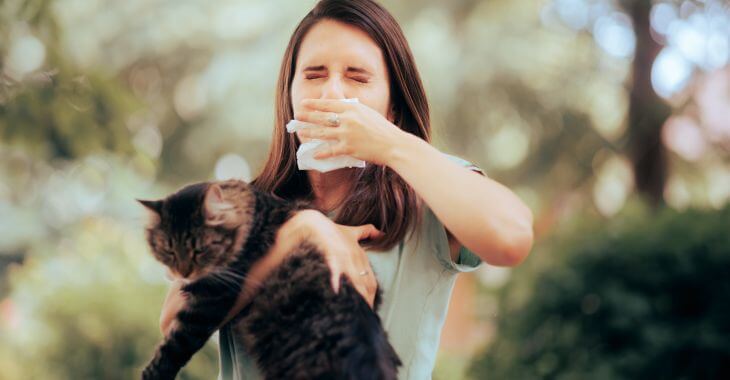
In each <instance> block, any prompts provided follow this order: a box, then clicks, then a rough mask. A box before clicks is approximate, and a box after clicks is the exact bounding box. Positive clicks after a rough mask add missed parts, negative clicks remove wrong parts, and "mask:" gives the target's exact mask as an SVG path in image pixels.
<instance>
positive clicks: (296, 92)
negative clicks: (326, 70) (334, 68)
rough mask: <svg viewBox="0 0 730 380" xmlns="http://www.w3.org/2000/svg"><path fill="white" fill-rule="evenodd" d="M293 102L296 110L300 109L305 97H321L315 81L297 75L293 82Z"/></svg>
mask: <svg viewBox="0 0 730 380" xmlns="http://www.w3.org/2000/svg"><path fill="white" fill-rule="evenodd" d="M290 93H291V104H292V108H293V109H294V111H295V112H296V111H298V110H299V104H300V103H301V102H302V100H303V99H313V98H314V99H316V98H319V91H318V88H317V86H316V85H315V84H314V83H313V82H307V81H305V80H303V79H302V78H299V77H295V78H294V80H293V81H292V83H291V90H290Z"/></svg>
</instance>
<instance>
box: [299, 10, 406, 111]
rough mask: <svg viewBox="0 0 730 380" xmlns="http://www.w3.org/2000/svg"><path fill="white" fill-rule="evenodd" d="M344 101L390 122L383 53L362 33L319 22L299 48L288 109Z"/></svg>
mask: <svg viewBox="0 0 730 380" xmlns="http://www.w3.org/2000/svg"><path fill="white" fill-rule="evenodd" d="M345 98H358V100H359V101H360V103H363V104H365V105H367V106H368V107H370V108H372V109H374V110H376V111H378V112H380V114H382V115H383V116H385V117H387V118H389V119H391V117H390V114H389V109H390V80H389V78H388V70H387V69H386V66H385V59H384V58H383V52H382V51H381V50H380V48H379V47H378V45H377V44H376V43H375V42H374V41H373V40H372V39H371V38H370V36H368V35H367V34H366V33H365V32H363V31H362V30H360V29H358V28H356V27H354V26H351V25H348V24H344V23H341V22H338V21H333V20H322V21H320V22H318V23H317V24H315V25H314V26H313V27H312V28H311V29H310V30H309V32H307V34H306V35H305V36H304V39H303V40H302V43H301V45H300V47H299V55H298V57H297V66H296V68H295V72H294V78H293V80H292V85H291V101H292V106H293V107H294V110H295V112H296V111H297V110H299V109H300V107H301V106H300V102H301V101H302V99H345ZM391 121H392V119H391Z"/></svg>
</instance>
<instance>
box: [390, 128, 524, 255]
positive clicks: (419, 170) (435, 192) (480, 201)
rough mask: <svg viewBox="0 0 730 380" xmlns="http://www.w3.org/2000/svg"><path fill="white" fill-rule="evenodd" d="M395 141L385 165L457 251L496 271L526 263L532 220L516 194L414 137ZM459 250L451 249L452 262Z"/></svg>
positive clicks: (403, 134) (399, 136)
mask: <svg viewBox="0 0 730 380" xmlns="http://www.w3.org/2000/svg"><path fill="white" fill-rule="evenodd" d="M397 136H398V137H397V138H396V139H395V141H393V142H392V144H391V145H390V149H388V151H387V154H386V160H385V164H386V165H387V166H389V167H391V168H392V169H393V170H395V171H396V172H397V173H398V174H399V175H400V176H401V177H403V179H404V180H405V181H406V182H408V184H409V185H411V186H412V187H413V188H414V189H415V190H416V192H417V193H418V195H420V196H421V198H423V200H424V201H425V202H426V203H427V204H428V206H429V207H430V208H431V209H432V210H433V212H434V214H435V215H436V216H437V217H438V218H439V220H440V221H441V222H442V223H443V224H444V226H445V227H446V229H447V230H448V231H449V232H450V233H451V234H452V235H453V237H454V238H455V239H456V241H457V242H458V243H459V244H458V245H464V246H466V247H467V248H468V249H469V250H471V251H472V252H474V253H476V254H477V255H478V256H479V257H481V258H482V260H484V261H486V262H487V263H489V264H492V265H500V266H513V265H517V264H519V263H520V262H522V260H524V258H525V257H526V256H527V254H528V253H529V252H530V249H531V248H532V242H533V231H532V221H533V219H532V218H533V217H532V212H531V211H530V209H529V208H528V207H527V206H526V205H525V204H524V203H523V202H522V201H521V200H520V199H519V198H518V197H517V196H516V195H515V194H514V193H513V192H512V191H510V190H509V189H508V188H507V187H505V186H504V185H502V184H500V183H498V182H496V181H494V180H492V179H490V178H487V177H484V176H481V175H478V174H476V173H474V172H472V171H470V170H468V169H466V168H463V167H461V166H459V165H457V164H455V163H453V162H451V160H449V159H448V158H447V157H446V156H445V155H444V154H442V153H441V152H439V151H438V150H437V149H436V148H434V147H433V146H431V145H430V144H428V143H427V142H426V141H424V140H421V139H420V138H418V137H416V136H414V135H412V134H409V133H405V132H403V133H399V134H397ZM455 190H457V191H455ZM451 243H453V241H452V242H451ZM458 245H455V244H452V249H451V252H452V258H453V259H456V258H457V257H455V256H456V255H458V251H459V250H458V249H454V247H456V248H458Z"/></svg>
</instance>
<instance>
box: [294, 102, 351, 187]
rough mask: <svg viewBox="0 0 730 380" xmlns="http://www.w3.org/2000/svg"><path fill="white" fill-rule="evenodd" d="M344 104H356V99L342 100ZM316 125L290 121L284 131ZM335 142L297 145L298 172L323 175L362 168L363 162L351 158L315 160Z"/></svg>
mask: <svg viewBox="0 0 730 380" xmlns="http://www.w3.org/2000/svg"><path fill="white" fill-rule="evenodd" d="M342 101H343V102H346V103H357V102H358V100H357V98H352V99H342ZM318 126H319V125H317V124H312V123H307V122H303V121H299V120H291V121H289V122H288V123H287V124H286V131H287V132H289V133H294V132H296V131H298V130H300V129H304V128H312V127H318ZM334 144H335V142H333V141H330V140H318V139H312V140H311V141H309V142H306V143H303V144H301V145H299V149H297V167H299V170H317V171H319V172H322V173H325V172H328V171H331V170H335V169H341V168H353V167H356V168H364V167H365V161H362V160H358V159H356V158H354V157H352V156H336V157H330V158H325V159H315V158H314V154H315V153H316V152H319V151H320V150H325V151H326V150H327V149H330V147H331V146H332V145H334Z"/></svg>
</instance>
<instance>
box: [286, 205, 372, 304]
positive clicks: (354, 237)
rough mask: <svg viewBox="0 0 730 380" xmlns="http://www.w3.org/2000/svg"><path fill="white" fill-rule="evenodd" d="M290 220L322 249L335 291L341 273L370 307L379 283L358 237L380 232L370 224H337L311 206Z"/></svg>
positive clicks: (360, 238) (370, 236)
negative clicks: (348, 279)
mask: <svg viewBox="0 0 730 380" xmlns="http://www.w3.org/2000/svg"><path fill="white" fill-rule="evenodd" d="M287 223H289V222H287ZM291 223H292V224H293V225H294V226H293V227H294V228H295V229H298V230H299V231H300V232H301V233H302V235H301V236H302V237H303V238H305V239H308V240H309V241H311V242H312V243H314V244H316V245H317V246H318V247H319V248H320V249H321V250H322V252H323V254H324V256H325V260H326V261H327V265H329V267H330V270H331V272H332V277H331V278H330V281H331V282H332V288H333V289H334V290H335V292H337V291H339V284H340V277H341V276H342V275H343V274H344V275H346V276H347V277H349V278H350V281H351V282H352V284H353V286H354V287H355V289H356V290H357V291H358V293H360V295H362V296H363V298H364V299H365V300H366V301H367V303H368V304H369V305H370V307H373V303H374V302H375V294H376V292H377V290H378V283H377V280H376V279H375V274H374V273H373V270H372V268H371V267H370V261H368V257H367V254H366V253H365V250H364V249H363V248H362V247H360V244H359V241H360V240H364V239H369V238H376V237H379V236H380V235H382V232H380V231H378V230H377V229H376V228H375V227H374V226H373V225H372V224H366V225H363V226H344V225H341V224H336V223H334V222H332V221H331V220H329V219H328V218H327V217H326V216H325V215H323V214H322V213H321V212H319V211H314V210H305V211H300V212H299V213H298V214H297V215H295V216H294V217H292V220H291Z"/></svg>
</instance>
